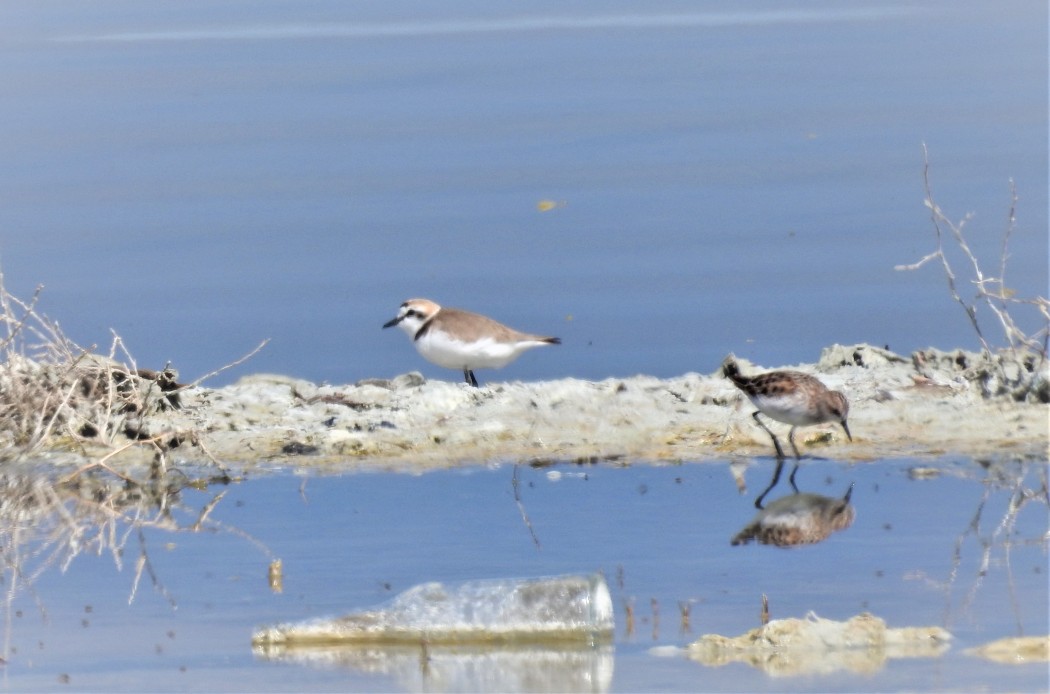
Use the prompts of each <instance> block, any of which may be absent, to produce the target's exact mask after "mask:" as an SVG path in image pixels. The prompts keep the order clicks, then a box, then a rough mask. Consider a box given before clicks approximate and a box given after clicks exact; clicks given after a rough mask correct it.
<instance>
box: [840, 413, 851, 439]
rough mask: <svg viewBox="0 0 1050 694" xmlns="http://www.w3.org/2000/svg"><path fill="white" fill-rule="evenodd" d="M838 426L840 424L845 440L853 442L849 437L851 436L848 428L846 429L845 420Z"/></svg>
mask: <svg viewBox="0 0 1050 694" xmlns="http://www.w3.org/2000/svg"><path fill="white" fill-rule="evenodd" d="M840 424H842V430H843V431H845V432H846V438H847V439H849V440H850V442H852V441H853V436H852V435H851V434H850V433H849V427H848V426H846V420H845V419H843V420H842V421H841V422H840Z"/></svg>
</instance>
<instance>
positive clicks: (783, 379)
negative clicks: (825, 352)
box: [722, 355, 853, 482]
mask: <svg viewBox="0 0 1050 694" xmlns="http://www.w3.org/2000/svg"><path fill="white" fill-rule="evenodd" d="M722 373H723V374H724V375H725V376H726V378H728V379H730V380H731V381H733V384H734V385H735V386H736V387H737V388H739V389H740V390H742V391H744V394H745V395H746V396H747V397H748V399H750V400H751V403H752V404H753V405H754V406H755V407H757V408H758V410H756V411H755V412H754V413H753V414H752V415H751V416H752V417H754V418H755V421H756V422H758V425H759V426H760V427H762V428H763V429H765V431H766V433H767V434H769V436H770V438H772V439H773V446H774V447H775V448H776V449H777V458H778V459H783V458H784V450H783V449H782V448H781V447H780V441H779V440H777V437H776V434H774V433H773V432H772V431H770V430H769V427H767V426H766V425H765V424H764V423H763V422H762V420H761V419H759V418H758V415H759V414H764V415H766V416H767V417H769V418H771V419H775V420H777V421H778V422H784V423H785V424H790V425H791V431H790V432H789V433H788V441H789V442H790V443H791V448H792V450H793V451H794V452H795V458H796V459H801V458H802V456H801V455H800V454H799V452H798V446H796V445H795V429H797V428H798V427H802V426H809V425H811V424H821V423H823V422H837V423H838V424H841V425H842V429H843V431H845V432H846V437H847V438H848V439H849V440H850V441H852V440H853V436H852V435H851V434H850V433H849V426H848V425H847V424H846V415H847V414H848V413H849V402H848V401H847V400H846V396H845V395H843V394H842V393H840V392H839V391H837V390H828V387H827V386H825V385H824V384H823V383H821V382H820V381H818V380H817V379H816V378H814V377H813V376H810V375H809V374H804V373H801V372H799V371H770V372H768V373H764V374H759V375H758V376H744V375H743V374H741V373H740V368H739V367H738V366H737V363H736V359H734V358H733V355H729V356H728V357H726V360H725V361H724V362H722ZM794 473H795V471H794V470H792V473H791V477H792V482H794V476H795V474H794Z"/></svg>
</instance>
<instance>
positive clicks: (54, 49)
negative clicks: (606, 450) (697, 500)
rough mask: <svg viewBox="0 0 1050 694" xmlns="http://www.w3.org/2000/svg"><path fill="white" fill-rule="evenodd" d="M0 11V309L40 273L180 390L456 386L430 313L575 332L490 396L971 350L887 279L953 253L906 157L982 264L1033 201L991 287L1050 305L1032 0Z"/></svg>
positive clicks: (58, 307)
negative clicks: (377, 382)
mask: <svg viewBox="0 0 1050 694" xmlns="http://www.w3.org/2000/svg"><path fill="white" fill-rule="evenodd" d="M0 20H2V21H0V96H2V98H3V101H4V103H5V104H7V105H8V107H7V108H4V109H2V110H0V131H2V132H3V137H2V138H0V157H2V159H3V162H4V166H3V167H0V262H2V264H3V270H4V272H5V279H6V282H7V285H8V288H9V289H10V290H11V291H13V292H14V293H16V294H17V295H20V296H23V297H28V296H29V295H30V294H31V293H32V291H33V288H34V287H35V286H36V285H37V284H41V283H42V284H44V285H45V286H46V289H45V294H44V299H43V303H42V309H43V310H44V311H45V312H46V313H47V314H48V315H50V316H51V317H53V318H55V319H57V320H59V321H60V323H61V325H62V326H63V327H64V329H65V330H66V331H67V332H68V334H69V335H70V336H71V337H72V338H73V339H75V340H77V341H79V342H80V343H82V344H84V345H92V344H97V345H99V349H101V350H103V351H106V350H108V347H109V344H110V341H111V340H112V335H111V333H110V329H111V328H112V329H114V330H116V331H117V332H118V333H119V334H120V335H121V336H123V338H124V341H125V343H126V345H127V347H128V349H129V350H130V351H131V353H132V355H133V356H134V357H136V358H137V360H138V362H139V363H140V364H141V365H145V366H151V367H158V366H160V365H162V364H163V363H164V362H166V361H168V360H170V361H172V362H173V363H174V364H175V366H176V367H178V368H179V369H180V370H181V372H182V374H183V376H184V377H187V378H188V379H194V378H197V377H198V376H201V375H203V374H205V373H207V372H209V371H211V370H213V369H214V368H217V367H219V366H221V365H223V364H226V363H229V362H231V361H233V360H234V359H235V358H237V357H239V356H241V355H242V354H244V353H246V352H248V351H249V350H250V349H251V348H253V347H254V346H255V345H256V344H258V343H259V342H260V341H261V340H262V339H264V338H272V342H271V343H270V344H269V345H268V346H267V348H266V349H265V350H264V351H263V353H261V354H260V355H258V356H257V357H256V358H255V359H253V360H252V361H251V362H249V363H248V364H247V365H246V366H244V367H241V368H239V369H237V370H234V371H230V372H227V373H225V374H223V375H222V376H221V377H220V378H219V379H217V380H216V381H215V383H216V384H221V383H223V382H225V381H228V380H232V379H234V378H237V377H238V376H240V375H243V374H245V373H248V372H252V371H274V372H280V373H286V374H291V375H296V376H301V377H305V378H309V379H312V380H315V381H320V380H328V381H331V382H337V383H346V382H352V381H354V380H357V379H360V378H365V377H389V376H392V375H395V374H398V373H403V372H405V371H408V370H412V369H420V370H422V371H423V372H424V373H425V374H426V375H428V376H431V377H441V378H445V377H448V378H455V375H454V374H449V373H446V372H443V371H442V370H440V369H438V368H436V367H431V366H430V365H427V364H425V363H423V362H422V360H421V359H420V358H419V357H418V356H417V355H416V354H415V353H414V351H413V350H412V349H411V346H410V345H409V344H407V342H406V341H405V340H404V338H403V336H401V335H395V334H390V332H389V331H388V332H387V333H383V332H382V331H381V330H380V329H379V326H380V325H382V323H383V322H384V321H385V320H387V319H388V318H390V317H391V316H393V315H394V313H395V312H396V308H397V306H398V304H400V302H401V301H402V300H403V299H406V298H408V297H411V296H428V297H432V298H435V299H437V300H439V301H441V302H444V303H446V304H449V305H456V306H462V307H466V308H473V309H475V310H479V311H482V312H485V313H490V314H492V315H495V316H497V317H498V318H500V319H502V320H504V321H506V322H508V323H510V324H511V325H514V326H516V327H520V328H523V329H527V330H530V331H534V332H542V333H549V334H555V335H559V336H561V337H562V338H563V339H564V345H563V346H562V347H561V348H559V349H558V350H545V351H544V352H543V353H537V354H529V355H527V356H526V357H524V358H522V359H521V360H520V361H519V362H518V363H516V364H514V365H513V366H512V367H509V368H508V369H507V370H506V371H504V372H503V373H502V374H501V376H500V377H501V378H507V379H539V378H556V377H564V376H575V377H582V378H591V379H600V378H605V377H609V376H623V375H632V374H635V373H649V374H654V375H658V376H672V375H678V374H681V373H684V372H687V371H701V372H706V371H711V370H714V369H715V368H717V365H718V364H719V363H720V361H721V359H722V357H724V356H725V354H726V353H727V352H730V351H733V352H736V353H737V354H740V355H746V356H747V357H749V358H751V359H753V360H754V361H756V362H757V363H760V364H769V365H780V364H792V363H797V362H800V361H813V360H815V359H816V358H817V357H818V356H819V353H820V350H821V348H823V347H825V346H827V345H830V344H832V343H835V342H838V343H845V344H849V343H853V342H858V341H866V342H871V343H874V344H878V345H885V344H888V345H889V346H890V347H891V348H892V349H895V350H897V351H901V352H907V351H909V350H912V349H917V348H924V347H927V346H930V345H935V346H939V347H942V348H946V349H950V348H954V347H957V346H962V347H969V348H974V347H976V346H977V342H976V340H975V338H974V335H973V332H972V329H971V328H970V326H969V324H968V322H967V320H966V318H965V316H964V315H963V313H962V311H961V309H960V308H959V307H958V305H956V304H955V303H953V302H952V301H951V299H950V297H949V296H948V293H947V290H946V288H945V282H944V277H943V275H942V273H941V271H940V269H939V268H936V267H934V266H930V267H927V268H924V269H923V270H921V271H919V272H913V273H901V272H895V271H894V269H893V267H894V266H895V265H897V264H901V263H910V262H914V261H916V260H918V259H919V258H920V257H922V256H923V255H925V254H926V253H928V252H929V251H931V250H933V247H934V239H933V233H932V227H931V225H930V222H929V218H928V213H927V211H926V210H925V209H924V207H923V205H922V200H923V190H922V177H921V172H922V151H921V145H922V143H923V142H925V143H927V144H928V146H929V149H930V152H931V164H932V172H931V175H932V179H933V186H934V192H935V195H936V198H937V200H938V202H939V203H940V204H941V205H942V207H943V208H944V209H945V211H946V213H947V214H948V215H949V217H951V218H953V219H961V218H962V217H963V216H964V215H965V214H967V213H969V212H973V213H974V215H975V216H974V218H973V219H972V220H971V222H970V223H969V225H968V229H969V230H970V231H969V233H970V234H971V242H972V244H973V247H974V249H975V251H976V252H977V253H978V254H979V256H980V257H981V258H982V260H983V262H984V264H985V268H986V271H987V272H988V273H989V274H996V273H997V266H996V264H997V259H998V253H999V244H1000V238H1001V232H1002V231H1003V230H1004V229H1005V227H1006V218H1007V211H1008V208H1009V183H1008V182H1009V180H1010V179H1011V178H1013V179H1014V180H1015V181H1016V184H1017V189H1018V194H1019V196H1020V201H1019V204H1018V208H1017V230H1016V232H1015V233H1014V236H1013V238H1012V241H1011V244H1012V246H1011V249H1012V257H1011V260H1010V265H1009V270H1008V275H1007V284H1008V285H1009V286H1010V287H1011V288H1012V289H1014V290H1016V291H1017V292H1018V293H1019V294H1020V295H1021V296H1031V295H1034V294H1045V293H1046V288H1047V282H1048V272H1047V262H1048V245H1047V244H1048V238H1047V233H1046V230H1047V209H1048V199H1047V190H1048V182H1047V156H1048V155H1047V152H1048V147H1047V62H1046V55H1047V6H1046V3H1045V2H1042V1H1041V0H1007V1H1005V2H996V3H986V2H977V1H964V2H957V1H956V0H951V1H948V0H945V1H935V2H910V1H908V0H902V1H899V2H868V3H865V2H853V3H846V4H843V3H840V2H822V1H819V0H817V1H812V2H793V3H783V2H764V1H761V0H760V1H758V2H750V3H746V4H743V5H742V4H740V3H738V2H724V1H721V0H714V1H712V2H705V3H693V2H688V3H683V2H675V1H672V0H660V1H659V2H647V3H644V6H643V5H639V4H638V3H628V2H608V3H574V4H573V5H572V6H571V7H567V6H565V5H564V4H563V3H551V2H538V3H536V2H534V3H528V5H527V6H526V5H523V4H521V3H507V2H469V1H464V0H457V1H455V2H445V3H440V4H437V5H435V4H433V3H429V2H418V1H415V2H399V1H395V2H384V3H365V2H355V3H346V2H332V1H330V0H316V1H313V2H304V3H282V2H269V1H264V2H251V3H245V2H237V1H231V0H223V1H220V2H180V3H169V4H163V5H158V4H156V3H147V4H142V3H137V2H128V1H127V0H95V1H91V2H81V3H76V4H73V5H71V4H70V3H65V2H54V1H52V0H37V1H34V2H32V3H8V4H6V5H5V6H4V8H3V9H2V10H0ZM544 200H549V201H553V202H555V203H558V204H559V206H558V207H556V208H555V209H553V210H551V211H549V212H541V211H539V209H538V207H537V205H538V203H540V202H541V201H544ZM562 203H564V204H562ZM953 258H954V262H955V263H956V264H957V270H958V272H959V273H960V277H961V279H960V282H961V284H962V285H963V287H965V288H966V289H965V292H964V293H966V294H967V296H968V294H969V289H968V286H969V285H967V284H966V281H965V278H966V275H965V274H964V272H966V268H965V259H963V258H959V257H954V256H953ZM1019 313H1021V314H1023V312H1019ZM982 317H983V316H982ZM1019 318H1023V316H1019ZM1028 318H1030V317H1028ZM1022 324H1023V325H1025V326H1026V327H1029V326H1031V323H1030V322H1028V323H1026V322H1024V321H1022ZM985 330H986V332H987V333H988V335H989V337H990V338H991V339H993V341H994V340H996V339H997V338H998V337H999V335H998V331H997V329H996V326H995V325H994V324H988V325H986V326H985Z"/></svg>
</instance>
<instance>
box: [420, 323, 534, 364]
mask: <svg viewBox="0 0 1050 694" xmlns="http://www.w3.org/2000/svg"><path fill="white" fill-rule="evenodd" d="M542 344H544V343H542V342H498V341H496V340H493V339H491V338H483V339H481V340H478V341H476V342H462V341H460V340H456V339H454V338H451V337H449V335H448V334H447V333H444V332H441V331H440V330H428V331H427V332H426V333H424V334H423V336H422V337H421V338H419V339H418V340H416V349H417V350H418V351H419V353H420V354H421V355H422V356H423V358H424V359H426V360H427V361H429V362H431V363H432V364H437V365H438V366H444V367H445V368H448V369H498V368H500V367H501V366H506V365H507V364H509V363H510V362H512V361H514V360H515V359H517V358H518V356H519V355H520V354H521V353H522V352H524V351H525V350H527V349H529V348H531V347H538V346H539V345H542Z"/></svg>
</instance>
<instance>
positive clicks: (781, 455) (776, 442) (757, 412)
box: [751, 410, 794, 460]
mask: <svg viewBox="0 0 1050 694" xmlns="http://www.w3.org/2000/svg"><path fill="white" fill-rule="evenodd" d="M760 414H761V411H760V410H755V412H754V414H752V415H751V416H752V417H754V418H755V421H756V422H758V426H760V427H762V428H763V429H765V431H766V433H767V434H769V438H771V439H773V446H774V447H775V448H776V449H777V460H783V459H784V449H782V448H781V447H780V441H779V440H778V439H777V435H776V434H774V433H773V432H772V431H770V430H769V427H767V426H766V425H765V424H763V423H762V420H761V419H759V418H758V415H760ZM792 445H794V444H792Z"/></svg>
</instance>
